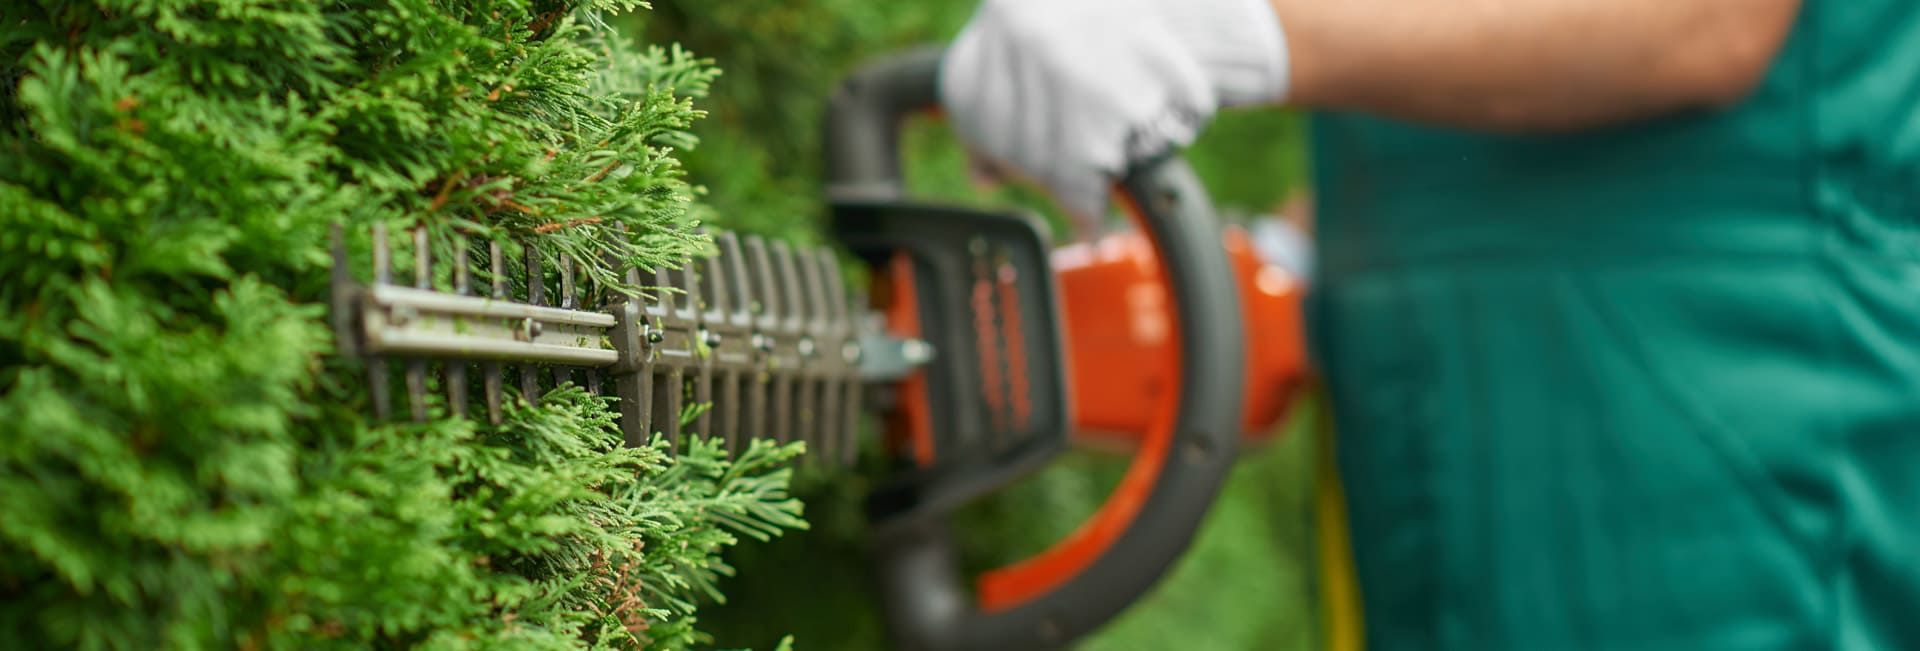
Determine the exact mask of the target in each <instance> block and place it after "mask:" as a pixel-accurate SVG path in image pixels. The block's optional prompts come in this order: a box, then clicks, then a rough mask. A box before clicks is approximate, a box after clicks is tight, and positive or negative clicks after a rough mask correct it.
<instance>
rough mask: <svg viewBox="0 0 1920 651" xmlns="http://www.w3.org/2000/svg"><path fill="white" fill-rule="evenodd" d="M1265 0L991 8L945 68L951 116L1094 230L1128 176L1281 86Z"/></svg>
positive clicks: (1282, 71)
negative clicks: (1219, 115) (1221, 115)
mask: <svg viewBox="0 0 1920 651" xmlns="http://www.w3.org/2000/svg"><path fill="white" fill-rule="evenodd" d="M1287 72H1288V70H1287V49H1286V39H1285V37H1284V35H1283V34H1282V33H1281V29H1280V21H1279V19H1278V18H1276V17H1275V16H1274V14H1273V9H1272V8H1271V7H1270V6H1269V5H1268V4H1267V0H984V1H983V2H982V3H981V5H980V9H979V11H978V12H977V13H975V14H974V16H973V20H972V21H971V22H969V23H968V24H967V26H966V29H965V30H963V31H962V32H961V33H960V36H959V37H958V38H957V39H955V40H954V42H953V44H952V46H950V47H949V49H948V50H947V54H946V58H945V60H944V61H943V62H942V64H941V74H940V96H941V101H942V103H943V104H944V105H945V108H946V113H947V118H948V121H949V122H950V123H951V124H952V125H953V128H954V130H955V131H956V132H957V133H958V134H959V136H960V138H961V140H963V141H965V142H966V143H967V144H968V145H970V146H971V147H972V148H973V150H974V153H975V155H976V156H977V157H978V159H977V161H976V162H979V163H981V164H983V167H984V168H985V169H986V170H987V171H989V172H990V173H991V174H993V175H995V176H1001V177H1005V176H1008V175H1012V176H1024V177H1026V178H1028V179H1031V180H1033V181H1036V182H1038V183H1040V184H1041V185H1043V186H1045V187H1046V188H1047V189H1048V190H1049V191H1051V192H1052V193H1053V195H1054V199H1055V200H1056V201H1059V202H1060V205H1061V207H1063V208H1065V209H1066V210H1067V212H1068V213H1070V214H1072V215H1073V217H1074V218H1075V220H1076V221H1078V222H1079V224H1080V226H1081V228H1082V229H1083V231H1085V232H1083V233H1082V234H1083V235H1085V236H1093V235H1098V234H1099V230H1100V223H1101V220H1102V218H1103V217H1104V216H1105V215H1106V209H1107V200H1108V194H1109V191H1110V189H1111V188H1112V185H1113V183H1114V181H1115V180H1117V179H1118V177H1119V175H1120V174H1122V173H1124V172H1125V171H1126V170H1127V168H1128V167H1129V166H1131V165H1133V164H1135V163H1138V162H1141V161H1143V160H1146V159H1149V158H1152V157H1154V156H1158V155H1161V154H1164V153H1167V152H1169V151H1171V150H1174V149H1177V148H1179V147H1184V146H1186V145H1189V144H1192V143H1193V140H1194V138H1195V137H1196V136H1198V135H1199V133H1200V130H1201V129H1202V128H1203V127H1204V126H1205V125H1206V123H1207V122H1208V121H1209V120H1211V119H1212V118H1213V115H1214V112H1215V111H1217V110H1219V109H1220V108H1222V107H1228V106H1235V105H1245V104H1256V103H1272V102H1279V101H1281V100H1283V99H1285V96H1286V91H1287Z"/></svg>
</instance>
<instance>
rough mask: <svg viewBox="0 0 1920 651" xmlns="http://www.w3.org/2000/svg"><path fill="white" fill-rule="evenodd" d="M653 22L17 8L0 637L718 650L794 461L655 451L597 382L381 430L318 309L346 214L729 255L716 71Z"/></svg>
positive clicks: (8, 103)
mask: <svg viewBox="0 0 1920 651" xmlns="http://www.w3.org/2000/svg"><path fill="white" fill-rule="evenodd" d="M640 4H642V3H640V2H638V1H637V0H600V1H597V2H556V1H552V0H477V1H471V2H458V3H451V2H438V1H433V0H400V1H398V2H386V1H382V2H373V1H371V0H329V1H326V2H297V3H288V2H270V1H265V0H218V1H187V0H99V1H97V2H63V1H55V0H45V1H41V2H13V3H8V4H7V6H6V7H5V8H4V9H0V80H3V81H4V84H0V648H10V649H24V648H45V647H79V648H150V647H163V648H246V649H253V648H299V649H305V648H318V647H336V648H367V647H392V646H411V645H424V646H429V647H444V648H456V647H489V648H491V647H501V646H505V647H526V648H574V647H585V646H611V647H637V646H652V647H660V648H679V647H685V646H688V645H691V644H695V643H697V642H698V641H699V640H701V639H702V634H700V633H699V632H698V631H697V630H695V627H694V625H695V620H694V611H695V608H696V605H697V603H698V602H699V601H701V600H703V599H707V598H709V597H713V596H715V592H714V590H713V585H714V584H713V582H714V580H715V578H716V577H717V576H718V575H720V574H723V573H725V572H727V571H728V568H727V567H726V566H725V565H724V564H723V563H722V562H721V561H720V558H719V552H720V550H721V549H723V548H725V547H728V546H730V545H732V544H734V543H735V542H736V539H737V537H738V536H740V535H750V536H754V537H761V538H764V537H768V536H771V535H775V534H777V533H779V532H780V531H782V530H784V529H788V528H792V527H797V526H801V525H802V523H801V522H800V521H799V520H798V518H797V515H798V510H799V505H798V503H797V502H796V501H794V500H792V499H791V498H789V497H788V496H787V495H786V492H785V491H786V483H787V471H786V470H784V469H782V468H784V466H783V465H782V464H781V463H780V462H781V461H782V460H783V459H785V458H787V457H789V456H791V454H792V453H793V451H792V450H787V449H778V448H773V447H769V446H761V447H757V448H755V449H753V450H752V451H750V452H748V453H746V454H745V455H744V456H742V457H741V458H740V459H738V460H737V461H734V462H728V461H725V460H724V459H723V455H722V454H720V453H719V452H718V451H717V450H715V449H714V448H712V447H711V446H704V445H697V446H693V447H692V449H691V450H690V451H687V452H685V453H684V454H683V456H682V457H680V458H679V459H677V460H676V459H668V458H666V457H665V456H664V455H663V453H662V452H661V450H660V448H659V447H658V446H656V447H653V448H646V449H624V448H622V447H621V446H620V444H619V440H620V439H619V436H618V433H617V431H616V430H615V429H614V428H613V425H612V421H611V419H612V416H611V413H612V412H610V411H609V409H608V405H607V404H606V403H605V402H604V401H603V400H602V399H599V398H593V397H590V396H587V395H586V394H584V393H583V392H581V391H579V390H577V389H561V390H558V391H556V392H554V393H552V394H549V395H547V396H545V398H544V400H543V402H542V403H541V404H542V406H541V407H539V408H537V409H532V408H523V407H518V406H515V407H514V408H512V409H510V410H509V414H508V418H507V422H506V423H505V424H504V425H502V426H499V427H491V426H480V425H476V424H474V423H473V422H471V421H462V420H451V419H443V420H440V421H437V422H432V423H427V424H422V425H392V424H379V423H370V422H368V420H367V419H366V418H365V417H364V414H366V413H367V408H366V404H367V402H368V401H367V396H366V395H365V391H364V389H362V388H361V386H360V381H359V380H357V379H356V378H359V377H362V376H361V375H360V373H359V372H358V369H355V368H353V367H352V365H351V364H348V363H346V362H343V361H342V360H340V359H337V358H335V357H333V356H332V355H331V351H332V341H331V337H330V334H329V331H328V329H327V328H326V326H325V323H326V319H325V317H326V314H325V309H324V307H323V305H324V298H325V296H326V292H327V285H326V283H327V271H328V267H329V261H328V257H327V250H326V242H327V236H328V231H329V228H330V227H331V226H333V225H336V224H339V225H344V226H346V227H347V229H346V231H347V232H349V233H354V234H362V235H361V236H360V237H358V238H356V239H355V240H354V247H355V249H356V250H357V251H362V252H364V250H365V247H366V245H367V243H366V242H365V241H364V235H363V234H364V233H366V232H367V230H368V229H367V226H369V225H371V224H377V223H385V224H389V225H391V226H393V227H394V229H395V230H396V231H397V230H399V229H400V228H402V227H406V226H411V225H414V224H424V225H426V226H428V227H429V228H431V229H432V230H433V231H434V232H435V233H436V236H437V237H438V236H444V235H445V234H447V233H449V232H451V231H455V230H458V231H460V232H464V233H469V234H475V235H478V236H482V237H501V238H504V237H509V236H515V237H530V236H534V235H535V234H536V233H542V234H541V235H539V236H538V237H536V238H535V239H534V242H535V244H534V246H537V247H539V248H542V249H546V250H547V252H548V253H549V254H553V253H559V252H562V251H564V252H568V253H572V254H573V255H574V258H575V259H576V260H591V261H597V260H601V259H602V256H603V255H610V256H614V257H618V258H623V259H625V260H627V261H629V262H638V263H652V262H657V261H660V260H665V259H669V258H670V257H673V256H678V255H682V254H685V253H688V252H690V251H693V250H694V249H695V247H698V246H701V238H700V237H698V236H696V235H694V234H693V233H692V231H691V230H690V227H691V226H692V224H693V219H692V217H691V215H690V214H689V209H690V206H691V202H692V201H693V199H694V192H693V190H692V188H691V187H690V186H689V185H688V184H687V183H686V182H685V181H684V180H683V172H682V171H681V168H680V166H679V163H678V158H677V157H678V156H680V155H683V154H684V152H685V150H686V148H688V147H690V146H691V145H692V144H693V139H692V138H691V136H690V135H689V134H688V133H687V131H686V129H687V128H688V127H689V125H690V124H691V123H692V121H693V120H694V119H696V118H697V117H698V116H699V114H698V112H697V111H696V110H694V108H693V106H692V104H691V103H690V102H691V99H692V98H694V97H697V96H699V95H701V94H702V93H704V92H705V89H706V87H707V82H708V80H710V79H711V77H712V70H711V69H710V67H709V66H708V65H707V64H705V63H703V62H700V61H697V60H695V59H693V58H691V57H689V56H687V55H685V54H682V53H680V52H679V51H677V50H662V49H650V50H636V49H635V48H634V47H632V46H631V45H630V44H628V43H626V42H625V41H624V40H623V39H622V38H620V37H619V36H618V35H617V34H615V33H614V32H613V31H612V30H611V29H610V28H608V27H607V26H606V25H605V24H604V23H603V22H602V20H601V19H602V15H603V14H602V12H608V11H618V10H628V9H633V8H636V7H637V6H638V5H640ZM615 225H621V226H624V227H625V228H626V229H627V230H626V232H627V235H626V236H624V237H619V236H611V235H610V231H611V228H612V227H613V226H615ZM536 229H538V230H537V231H536ZM555 229H557V230H555ZM548 231H551V232H548ZM597 272H598V273H602V274H603V275H604V273H605V268H604V267H601V268H599V269H598V270H597Z"/></svg>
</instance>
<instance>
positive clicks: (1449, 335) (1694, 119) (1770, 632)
mask: <svg viewBox="0 0 1920 651" xmlns="http://www.w3.org/2000/svg"><path fill="white" fill-rule="evenodd" d="M1568 36H1569V37H1570V38H1577V35H1568ZM1314 132H1315V147H1316V152H1317V153H1316V170H1317V174H1318V181H1317V184H1318V187H1317V195H1318V197H1317V198H1318V201H1319V205H1320V208H1319V211H1318V214H1319V216H1320V220H1321V221H1320V233H1319V240H1320V242H1319V246H1320V256H1321V261H1322V267H1321V270H1320V275H1319V280H1320V284H1319V287H1318V289H1317V294H1316V295H1315V296H1314V298H1313V299H1312V304H1311V307H1310V308H1309V309H1310V319H1311V320H1312V326H1313V332H1314V334H1313V337H1314V340H1315V341H1314V349H1315V354H1316V356H1317V357H1318V360H1319V363H1320V364H1321V366H1322V368H1323V369H1324V370H1325V372H1326V375H1327V378H1328V383H1329V387H1330V391H1329V393H1330V395H1331V399H1332V402H1333V414H1334V422H1335V425H1336V427H1337V429H1338V432H1339V436H1338V452H1337V458H1338V462H1339V466H1338V467H1339V471H1340V473H1341V478H1342V485H1343V487H1344V491H1345V496H1346V506H1347V509H1346V511H1347V514H1348V519H1349V522H1348V524H1349V525H1350V537H1349V542H1350V544H1351V546H1352V553H1353V556H1352V559H1353V565H1354V568H1355V570H1356V572H1355V573H1356V574H1357V576H1358V579H1359V582H1358V585H1359V593H1360V596H1359V601H1360V603H1361V604H1362V605H1363V606H1364V607H1363V609H1362V615H1361V617H1362V619H1363V620H1364V622H1365V626H1364V633H1365V639H1366V644H1367V646H1368V647H1369V648H1374V649H1389V650H1392V649H1450V650H1452V649H1457V650H1470V651H1486V650H1499V649H1636V650H1639V649H1649V650H1652V649H1676V650H1680V649H1684V650H1689V651H1691V650H1697V649H1920V3H1916V2H1911V1H1908V0H1851V1H1849V2H1812V1H1809V2H1807V3H1806V4H1805V6H1804V8H1803V9H1802V14H1801V16H1800V17H1799V20H1798V22H1797V23H1796V25H1795V27H1794V31H1793V33H1792V34H1791V36H1790V37H1789V38H1788V40H1787V42H1786V44H1785V45H1784V47H1783V49H1782V51H1781V53H1780V54H1779V57H1778V59H1777V60H1776V61H1775V63H1774V66H1773V68H1772V69H1771V71H1770V72H1769V74H1768V76H1767V77H1766V78H1765V80H1764V81H1763V82H1762V83H1761V84H1760V86H1759V87H1758V88H1757V89H1756V90H1755V92H1754V93H1753V95H1752V96H1751V97H1749V98H1748V99H1747V100H1745V101H1744V102H1742V103H1740V104H1738V105H1736V106H1733V107H1730V108H1727V109H1723V110H1718V111H1702V112H1695V113H1689V114H1685V115H1677V116H1672V117H1668V118H1664V119H1660V120H1657V121H1653V122H1646V123H1640V124H1636V125H1630V126H1621V127H1616V128H1609V129H1603V130H1597V131H1589V132H1582V133H1579V134H1572V135H1551V136H1503V135H1489V134H1483V133H1469V132H1463V131H1455V130H1445V129H1437V128H1427V127H1420V126H1413V125H1409V124H1404V123H1397V122H1390V121H1386V120H1381V119H1377V118H1371V117H1365V116H1357V115H1325V116H1318V117H1316V118H1315V126H1314Z"/></svg>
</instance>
